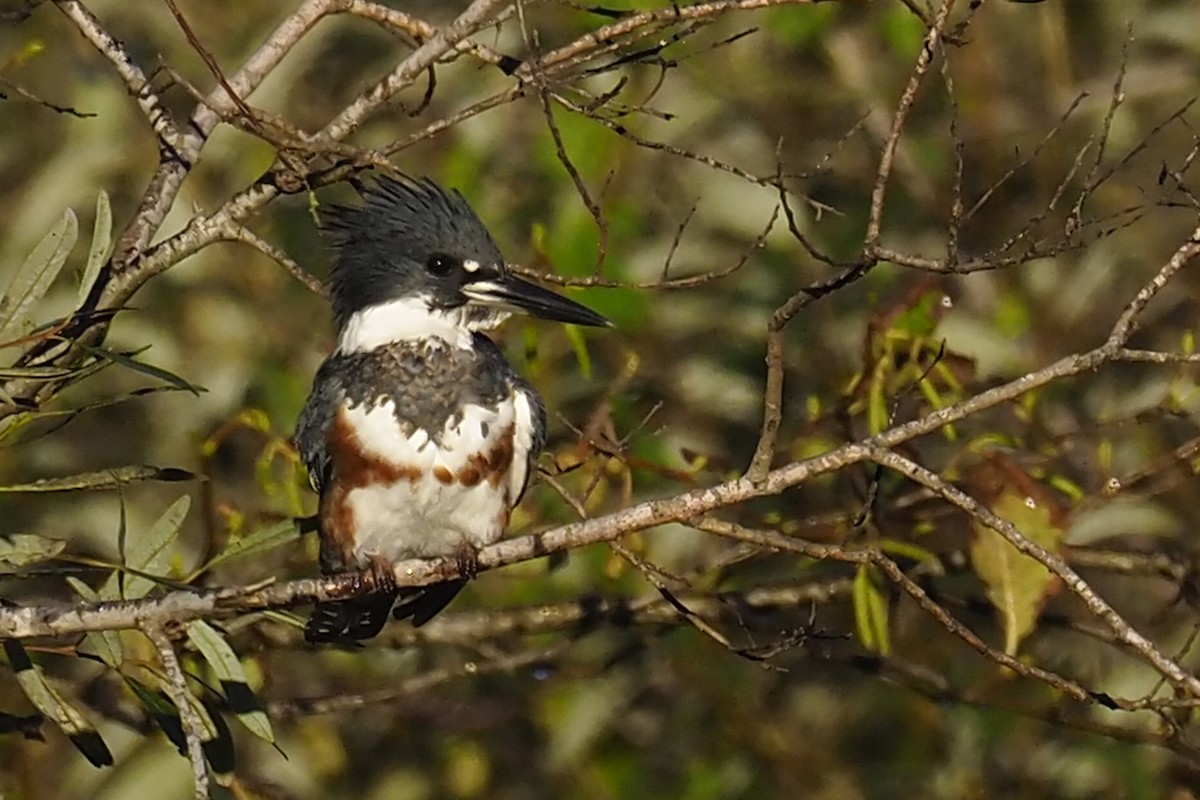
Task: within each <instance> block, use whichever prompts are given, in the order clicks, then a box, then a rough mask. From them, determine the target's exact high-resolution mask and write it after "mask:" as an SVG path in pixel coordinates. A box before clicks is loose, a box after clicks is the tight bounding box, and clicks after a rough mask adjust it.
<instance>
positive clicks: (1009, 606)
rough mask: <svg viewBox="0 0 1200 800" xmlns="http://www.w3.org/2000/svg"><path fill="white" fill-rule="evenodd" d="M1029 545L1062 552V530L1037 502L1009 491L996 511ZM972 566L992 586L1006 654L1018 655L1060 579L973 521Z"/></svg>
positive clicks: (989, 588)
mask: <svg viewBox="0 0 1200 800" xmlns="http://www.w3.org/2000/svg"><path fill="white" fill-rule="evenodd" d="M992 510H993V511H995V512H996V514H998V515H999V516H1001V517H1003V518H1004V519H1006V520H1008V521H1009V522H1011V523H1012V524H1013V525H1015V526H1016V527H1017V529H1018V530H1020V531H1021V533H1022V534H1024V535H1025V538H1027V539H1029V540H1030V541H1033V542H1037V543H1038V544H1040V545H1041V546H1042V547H1044V548H1046V549H1047V550H1049V551H1050V552H1052V553H1053V552H1057V551H1058V550H1059V547H1060V545H1061V543H1062V537H1063V531H1062V529H1061V528H1060V527H1058V526H1057V525H1055V524H1054V522H1053V521H1052V520H1051V516H1050V510H1049V509H1048V508H1047V507H1046V506H1045V505H1044V504H1039V503H1037V502H1035V501H1034V500H1033V498H1030V497H1025V496H1024V495H1023V494H1021V493H1020V492H1017V491H1014V490H1012V489H1006V490H1005V491H1004V493H1003V494H1001V495H1000V498H999V499H998V500H997V501H996V503H995V505H994V507H993V509H992ZM971 528H972V532H973V534H974V538H973V539H972V541H971V548H970V553H971V564H972V565H973V566H974V567H975V572H976V574H978V575H979V577H980V579H981V580H982V581H983V582H984V584H985V585H986V586H987V596H988V599H989V600H991V601H992V605H993V606H995V608H996V611H997V612H999V614H1000V623H1001V626H1002V627H1003V628H1004V652H1006V653H1008V654H1009V655H1010V656H1011V655H1016V654H1017V648H1019V647H1020V645H1021V641H1022V640H1023V639H1024V638H1025V637H1026V636H1028V635H1029V634H1030V633H1031V632H1032V631H1033V629H1034V627H1035V626H1036V624H1037V618H1038V615H1039V614H1040V613H1041V610H1042V605H1043V604H1044V603H1045V601H1046V597H1047V596H1048V595H1049V594H1050V592H1051V590H1052V589H1053V588H1054V586H1055V576H1054V575H1053V574H1052V573H1051V572H1050V570H1048V569H1046V567H1044V566H1043V565H1042V564H1041V563H1039V562H1037V561H1035V560H1034V559H1033V558H1031V557H1029V556H1027V555H1025V554H1024V553H1022V552H1020V551H1019V550H1017V548H1015V547H1013V546H1012V545H1011V544H1010V543H1009V542H1008V540H1007V539H1005V538H1004V537H1003V536H1001V535H1000V534H999V533H997V532H996V531H994V530H992V529H991V528H989V527H987V526H986V525H984V524H983V523H981V522H978V521H972V523H971Z"/></svg>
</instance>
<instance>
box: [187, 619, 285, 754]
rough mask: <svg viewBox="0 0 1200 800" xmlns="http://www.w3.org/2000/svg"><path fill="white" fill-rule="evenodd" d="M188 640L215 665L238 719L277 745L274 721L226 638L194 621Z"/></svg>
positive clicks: (218, 677) (250, 729) (214, 672)
mask: <svg viewBox="0 0 1200 800" xmlns="http://www.w3.org/2000/svg"><path fill="white" fill-rule="evenodd" d="M188 639H189V640H191V642H192V644H194V645H195V646H196V649H197V650H199V651H200V655H202V656H204V660H205V661H207V662H208V665H209V666H210V667H212V671H213V674H214V675H216V676H217V680H219V681H220V682H221V689H222V691H223V692H224V694H225V701H226V702H227V703H228V704H229V708H230V709H231V710H232V711H233V713H234V714H236V715H237V718H238V720H239V721H240V722H241V723H242V724H243V725H245V726H246V728H247V729H249V731H250V732H251V733H253V734H254V735H255V736H257V737H258V738H260V739H265V740H266V741H268V742H271V743H272V744H274V742H275V734H274V732H273V731H272V730H271V721H270V720H269V719H267V715H266V712H264V711H263V710H262V705H261V704H260V703H259V702H258V698H257V697H255V695H254V690H253V689H251V688H250V683H249V681H248V680H247V679H246V672H245V670H243V669H242V662H241V661H240V660H238V657H237V653H235V652H233V648H232V647H230V646H229V642H227V641H225V637H224V636H222V635H221V634H220V632H218V631H217V630H216V629H215V628H213V627H212V626H211V625H209V624H208V623H207V622H204V621H203V620H194V621H192V622H189V623H188Z"/></svg>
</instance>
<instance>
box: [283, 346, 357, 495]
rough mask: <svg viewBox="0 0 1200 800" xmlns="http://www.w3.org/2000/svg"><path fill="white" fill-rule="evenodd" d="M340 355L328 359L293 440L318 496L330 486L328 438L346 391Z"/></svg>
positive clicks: (318, 371) (315, 381)
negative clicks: (327, 485)
mask: <svg viewBox="0 0 1200 800" xmlns="http://www.w3.org/2000/svg"><path fill="white" fill-rule="evenodd" d="M338 358H339V356H337V355H334V356H331V357H330V358H328V359H326V360H325V363H323V364H322V365H321V368H320V369H319V370H317V375H316V378H314V379H313V388H312V393H311V394H310V395H309V396H308V401H307V402H306V403H305V404H304V410H303V411H301V412H300V419H299V420H298V421H297V422H296V433H295V435H294V436H293V437H292V441H293V442H294V443H295V445H296V449H297V450H298V451H300V459H301V460H302V461H303V462H304V466H305V467H307V468H308V480H309V483H310V484H312V487H313V490H314V491H315V492H317V494H320V493H321V489H322V487H324V486H325V485H326V484H328V483H329V473H330V469H331V467H332V465H331V463H330V459H329V447H328V444H327V441H326V440H327V438H328V436H329V426H330V425H331V424H332V423H333V418H334V415H335V414H336V413H337V409H338V406H339V405H340V404H341V402H342V400H343V399H344V398H345V389H344V387H343V384H342V380H341V378H340V375H339V370H338V365H337V361H338Z"/></svg>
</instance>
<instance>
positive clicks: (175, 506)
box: [100, 494, 192, 600]
mask: <svg viewBox="0 0 1200 800" xmlns="http://www.w3.org/2000/svg"><path fill="white" fill-rule="evenodd" d="M191 505H192V498H190V497H188V496H187V495H186V494H185V495H183V496H182V497H180V498H179V499H178V500H176V501H175V502H174V503H172V504H171V507H170V508H168V509H167V510H166V511H164V512H163V515H162V516H161V517H159V518H158V520H156V521H155V523H154V524H153V525H151V526H150V530H148V531H146V532H145V533H144V534H142V535H141V536H135V537H132V544H131V545H130V546H129V548H128V550H127V552H125V554H124V558H125V565H126V566H128V567H130V568H131V569H133V570H136V571H138V572H142V573H147V574H150V575H162V574H163V573H165V572H166V570H167V567H168V566H169V564H170V561H171V554H172V552H173V551H174V547H173V545H174V544H175V539H176V538H177V537H178V536H179V529H180V528H181V527H182V526H183V520H184V517H186V516H187V512H188V509H189V508H190V507H191ZM121 575H122V573H121V572H116V573H114V574H113V575H111V576H109V578H108V580H106V581H105V582H104V585H103V586H101V587H100V597H101V598H103V599H105V600H114V599H117V598H121V599H125V600H136V599H138V598H139V597H144V596H145V595H146V594H147V593H148V592H149V591H150V590H151V589H153V588H154V585H155V584H154V581H152V580H151V579H150V578H146V577H142V576H141V575H131V576H129V577H128V578H127V579H125V581H124V582H125V588H124V592H122V591H121V586H120V584H121V581H122V578H121Z"/></svg>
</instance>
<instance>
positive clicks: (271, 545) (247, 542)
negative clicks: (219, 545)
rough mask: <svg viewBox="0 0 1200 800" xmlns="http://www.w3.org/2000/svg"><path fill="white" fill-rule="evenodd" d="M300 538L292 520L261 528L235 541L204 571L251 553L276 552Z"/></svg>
mask: <svg viewBox="0 0 1200 800" xmlns="http://www.w3.org/2000/svg"><path fill="white" fill-rule="evenodd" d="M298 538H300V529H299V528H298V527H297V526H296V523H295V522H293V521H292V520H290V519H285V520H282V521H280V522H277V523H275V524H274V525H268V526H267V527H265V528H259V529H258V530H256V531H254V533H251V534H249V535H248V536H243V537H241V538H240V539H236V540H234V541H233V542H231V543H230V544H229V546H228V547H226V548H225V549H224V550H222V551H221V552H220V553H218V554H217V555H216V556H214V557H213V559H212V560H211V561H209V562H208V564H207V565H206V566H205V567H204V569H212V568H213V567H215V566H217V565H218V564H223V563H224V562H226V561H231V560H233V559H235V558H241V557H242V556H247V555H250V554H251V553H261V552H264V551H266V550H274V549H275V548H276V547H279V546H280V545H282V544H285V543H287V542H290V541H292V540H293V539H298Z"/></svg>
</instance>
